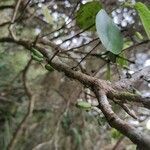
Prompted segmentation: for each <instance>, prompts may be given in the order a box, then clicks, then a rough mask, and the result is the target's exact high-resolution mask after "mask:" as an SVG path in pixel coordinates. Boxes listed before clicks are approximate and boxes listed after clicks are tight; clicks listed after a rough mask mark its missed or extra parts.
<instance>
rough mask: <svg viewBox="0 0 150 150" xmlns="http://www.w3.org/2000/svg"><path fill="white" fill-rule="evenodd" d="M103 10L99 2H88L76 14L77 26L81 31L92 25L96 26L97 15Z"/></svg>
mask: <svg viewBox="0 0 150 150" xmlns="http://www.w3.org/2000/svg"><path fill="white" fill-rule="evenodd" d="M101 8H102V7H101V5H100V3H99V2H98V1H93V2H88V3H86V4H83V5H81V7H80V9H79V10H78V11H77V14H76V23H77V25H78V26H79V27H80V28H81V29H86V28H88V27H91V26H92V25H93V26H95V18H96V14H97V13H98V11H99V10H100V9H101ZM94 28H95V27H94Z"/></svg>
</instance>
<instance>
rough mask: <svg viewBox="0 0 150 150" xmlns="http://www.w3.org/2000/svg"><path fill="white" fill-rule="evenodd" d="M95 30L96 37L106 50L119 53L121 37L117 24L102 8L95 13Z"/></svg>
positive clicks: (121, 46) (121, 42)
mask: <svg viewBox="0 0 150 150" xmlns="http://www.w3.org/2000/svg"><path fill="white" fill-rule="evenodd" d="M96 30H97V34H98V37H99V38H100V40H101V42H102V44H103V45H104V47H105V48H106V50H107V51H110V52H112V53H113V54H119V53H120V52H121V50H122V48H123V37H122V35H121V32H120V30H119V28H118V27H117V25H116V24H115V23H114V22H113V20H112V19H111V18H110V17H109V16H108V14H107V13H106V11H105V10H104V9H101V10H100V11H99V12H98V14H97V15H96Z"/></svg>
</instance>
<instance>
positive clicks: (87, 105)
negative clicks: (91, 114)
mask: <svg viewBox="0 0 150 150" xmlns="http://www.w3.org/2000/svg"><path fill="white" fill-rule="evenodd" d="M76 106H77V107H78V108H81V109H84V110H90V109H91V107H92V105H91V104H90V103H88V102H85V101H78V102H77V103H76Z"/></svg>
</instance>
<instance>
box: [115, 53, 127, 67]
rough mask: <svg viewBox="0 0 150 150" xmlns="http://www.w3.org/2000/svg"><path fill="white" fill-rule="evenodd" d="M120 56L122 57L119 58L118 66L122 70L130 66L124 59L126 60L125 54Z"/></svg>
mask: <svg viewBox="0 0 150 150" xmlns="http://www.w3.org/2000/svg"><path fill="white" fill-rule="evenodd" d="M119 56H120V57H118V58H117V64H118V65H119V66H120V67H121V68H123V67H124V66H128V62H127V60H126V59H124V58H126V56H125V53H124V52H122V53H121V54H120V55H119Z"/></svg>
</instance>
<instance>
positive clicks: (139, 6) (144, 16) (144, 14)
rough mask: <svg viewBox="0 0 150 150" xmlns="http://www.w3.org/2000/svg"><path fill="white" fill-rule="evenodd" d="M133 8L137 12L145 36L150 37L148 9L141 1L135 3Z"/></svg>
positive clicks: (149, 12)
mask: <svg viewBox="0 0 150 150" xmlns="http://www.w3.org/2000/svg"><path fill="white" fill-rule="evenodd" d="M135 9H136V10H137V12H138V14H139V16H140V19H141V21H142V24H143V26H144V29H145V31H146V33H147V36H148V38H149V39H150V10H149V9H148V7H147V6H146V5H144V4H143V3H141V2H138V3H136V4H135Z"/></svg>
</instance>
